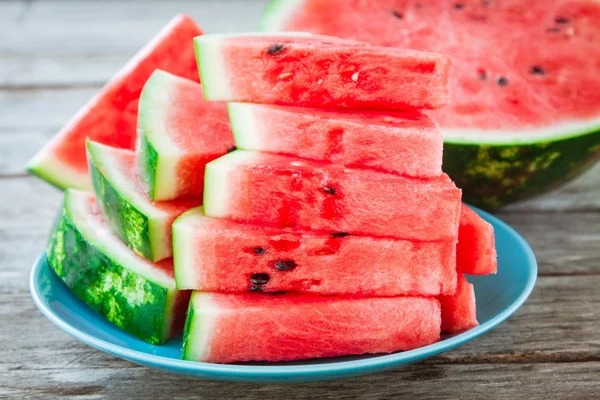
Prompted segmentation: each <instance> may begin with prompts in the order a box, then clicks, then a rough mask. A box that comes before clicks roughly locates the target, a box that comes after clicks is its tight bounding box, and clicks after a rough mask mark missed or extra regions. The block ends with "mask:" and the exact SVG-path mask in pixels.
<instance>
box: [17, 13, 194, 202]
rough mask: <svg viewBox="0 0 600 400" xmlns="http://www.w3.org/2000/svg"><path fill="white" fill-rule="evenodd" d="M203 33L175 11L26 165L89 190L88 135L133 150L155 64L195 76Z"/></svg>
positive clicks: (60, 183) (55, 180) (67, 184)
mask: <svg viewBox="0 0 600 400" xmlns="http://www.w3.org/2000/svg"><path fill="white" fill-rule="evenodd" d="M201 34H202V31H201V30H200V28H198V26H196V24H195V23H194V21H192V20H191V19H190V18H189V17H188V16H186V15H178V16H176V17H175V18H174V19H173V20H172V21H171V22H170V23H169V24H168V25H167V26H165V27H164V28H163V30H162V31H161V32H160V33H159V34H158V35H157V36H156V37H155V38H154V39H153V40H152V41H151V42H150V43H148V44H147V45H146V46H145V47H144V48H143V49H142V50H140V52H139V53H137V54H136V55H135V56H134V57H133V58H132V59H131V60H130V61H129V63H127V65H126V66H125V67H124V68H123V69H122V70H121V71H119V72H118V73H117V75H115V76H114V77H113V79H111V80H110V81H109V82H108V83H107V84H106V86H105V87H104V88H103V89H102V91H100V93H98V94H97V95H96V96H94V97H93V98H92V99H90V100H89V101H88V103H87V104H86V105H85V106H84V107H83V108H82V109H81V110H80V111H79V112H78V113H77V114H76V115H75V116H74V117H73V118H72V119H71V120H70V121H69V122H68V123H67V124H66V125H65V126H64V127H63V129H62V130H61V131H60V132H59V133H58V134H57V135H56V136H54V138H52V140H51V141H50V142H49V143H48V144H46V146H44V148H43V149H41V150H40V151H39V153H38V154H37V155H36V156H35V157H34V158H33V159H32V160H31V161H29V163H28V165H27V169H28V170H29V171H30V172H32V173H34V174H35V175H37V176H39V177H40V178H42V179H44V180H45V181H47V182H49V183H51V184H53V185H55V186H56V187H58V188H61V189H65V188H68V187H73V188H78V189H88V190H89V189H91V180H90V177H89V174H88V166H87V160H86V154H85V151H86V150H85V139H86V138H90V139H92V140H94V141H97V142H100V143H103V144H107V145H110V146H114V147H121V148H125V149H133V148H134V145H135V137H136V125H137V109H138V98H139V96H140V92H141V90H142V86H143V85H144V83H146V80H147V79H148V77H149V76H150V74H152V72H153V71H154V70H155V69H156V68H161V69H164V70H166V71H169V72H171V73H174V74H175V75H179V76H183V77H185V78H188V79H196V80H197V79H198V73H197V67H196V60H195V57H194V49H193V46H192V38H194V37H195V36H198V35H201Z"/></svg>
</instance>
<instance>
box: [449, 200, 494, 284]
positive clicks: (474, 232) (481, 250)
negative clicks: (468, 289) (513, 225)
mask: <svg viewBox="0 0 600 400" xmlns="http://www.w3.org/2000/svg"><path fill="white" fill-rule="evenodd" d="M456 269H457V271H458V272H459V273H461V274H469V275H488V274H495V273H496V272H497V271H498V260H497V258H496V246H495V239H494V227H493V226H492V225H490V224H489V223H488V222H487V221H485V220H484V219H483V218H481V217H480V216H479V215H478V214H477V213H476V212H475V211H473V210H471V209H470V208H469V207H467V206H465V205H464V204H463V206H462V209H461V213H460V226H459V228H458V244H457V245H456Z"/></svg>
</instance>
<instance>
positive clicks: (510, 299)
mask: <svg viewBox="0 0 600 400" xmlns="http://www.w3.org/2000/svg"><path fill="white" fill-rule="evenodd" d="M476 211H477V212H478V213H479V214H480V215H481V216H482V217H483V218H484V219H485V220H486V221H488V222H490V223H491V224H492V225H493V226H494V229H495V232H496V248H497V251H498V263H499V267H498V270H499V272H498V274H496V275H489V276H477V277H475V276H473V277H469V281H471V282H472V283H473V284H474V285H475V294H476V297H477V318H478V320H479V322H480V325H479V326H478V327H476V328H473V329H471V330H469V331H466V332H463V333H461V334H457V335H447V336H444V337H442V340H441V341H440V342H438V343H435V344H433V345H430V346H426V347H422V348H419V349H416V350H411V351H405V352H400V353H394V354H386V355H367V356H355V357H338V358H329V359H318V360H316V359H315V360H307V361H300V362H290V363H253V364H228V365H222V364H209V363H202V362H192V361H184V360H181V359H180V357H181V353H180V348H181V338H176V339H172V340H170V341H169V342H167V343H166V344H165V345H163V346H154V345H150V344H148V343H145V342H143V341H141V340H139V339H137V338H135V337H133V336H131V335H129V334H127V333H126V332H124V331H122V330H121V329H119V328H117V327H115V326H114V325H112V324H111V323H109V322H107V321H106V320H104V319H103V318H102V317H100V316H99V315H97V314H96V313H94V312H93V311H92V310H91V309H90V308H88V307H87V306H86V305H85V304H84V303H83V302H81V301H80V300H79V299H78V298H77V297H75V296H74V295H73V294H71V292H70V291H69V290H68V289H67V287H66V286H65V285H64V284H63V283H62V281H60V279H58V278H57V277H56V275H55V274H54V273H53V271H52V270H51V269H50V267H49V265H48V262H47V260H46V257H45V255H42V256H40V258H38V260H37V261H36V263H35V265H34V266H33V270H32V271H31V280H30V290H31V296H32V297H33V300H34V302H35V304H36V305H37V306H38V308H39V309H40V311H42V313H43V314H44V315H45V316H46V317H47V318H48V319H49V320H50V321H52V323H54V324H55V325H56V326H58V327H59V328H61V329H62V330H64V331H65V332H67V333H69V334H70V335H72V336H74V337H76V338H77V339H79V340H81V341H82V342H84V343H87V344H88V345H90V346H93V347H95V348H97V349H100V350H102V351H105V352H107V353H110V354H113V355H115V356H117V357H121V358H124V359H126V360H129V361H133V362H135V363H138V364H142V365H146V366H149V367H154V368H159V369H163V370H167V371H170V372H175V373H181V374H186V375H193V376H197V377H201V378H207V379H219V380H229V381H253V382H274V381H278V382H281V381H295V382H297V381H313V380H323V379H336V378H343V377H350V376H357V375H364V374H369V373H373V372H378V371H383V370H385V369H390V368H393V367H398V366H401V365H406V364H411V363H415V362H417V361H420V360H423V359H425V358H428V357H432V356H435V355H437V354H440V353H442V352H444V351H447V350H450V349H453V348H455V347H457V346H460V345H462V344H464V343H466V342H468V341H470V340H472V339H474V338H476V337H477V336H479V335H482V334H484V333H485V332H487V331H489V330H490V329H492V328H494V327H496V326H497V325H498V324H500V323H501V322H503V321H504V320H506V319H507V318H508V317H509V316H510V315H512V314H513V313H514V312H515V311H516V310H517V309H518V308H519V307H520V306H521V305H522V304H523V303H524V302H525V300H526V299H527V297H528V296H529V294H530V293H531V291H532V290H533V286H534V285H535V280H536V277H537V263H536V260H535V256H534V255H533V252H532V251H531V248H530V247H529V245H528V244H527V242H526V241H525V240H524V239H523V238H522V237H521V236H520V235H519V234H518V233H517V232H516V231H515V230H514V229H512V228H511V227H510V226H508V225H506V224H505V223H504V222H502V221H500V220H499V219H497V218H495V217H493V216H492V215H490V214H488V213H486V212H483V211H480V210H476Z"/></svg>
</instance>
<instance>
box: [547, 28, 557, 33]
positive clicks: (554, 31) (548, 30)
mask: <svg viewBox="0 0 600 400" xmlns="http://www.w3.org/2000/svg"><path fill="white" fill-rule="evenodd" d="M546 31H547V32H552V33H556V32H560V28H548V29H546Z"/></svg>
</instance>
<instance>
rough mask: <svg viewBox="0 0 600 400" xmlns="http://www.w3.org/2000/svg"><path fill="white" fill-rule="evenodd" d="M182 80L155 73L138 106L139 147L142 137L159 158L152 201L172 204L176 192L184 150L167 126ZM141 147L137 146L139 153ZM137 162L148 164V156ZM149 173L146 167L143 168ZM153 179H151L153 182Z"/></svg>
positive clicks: (157, 71) (142, 156) (167, 74)
mask: <svg viewBox="0 0 600 400" xmlns="http://www.w3.org/2000/svg"><path fill="white" fill-rule="evenodd" d="M182 79H183V78H179V77H177V76H175V75H172V74H169V73H168V72H164V71H161V70H156V71H154V73H153V74H152V75H151V76H150V78H149V79H148V81H147V82H146V85H145V86H144V89H143V90H142V94H141V96H140V103H139V118H138V136H139V139H138V143H139V140H141V138H142V136H143V137H145V138H146V140H147V141H148V142H150V144H151V145H152V147H153V148H154V150H155V151H156V153H157V154H158V159H157V164H156V166H155V170H156V175H155V176H154V178H153V179H154V182H153V187H154V192H153V194H152V195H153V196H152V197H153V200H155V201H160V200H171V199H173V196H174V194H176V192H177V183H178V176H177V165H178V163H179V160H180V159H181V156H182V153H183V149H181V148H180V147H179V146H177V144H176V143H175V142H173V140H171V135H170V133H169V132H168V131H167V126H166V124H165V122H166V120H167V118H168V113H169V109H170V107H171V102H170V99H171V96H172V94H173V91H174V89H175V88H176V86H177V84H178V82H179V81H180V80H182ZM141 148H142V147H141V146H140V145H139V144H138V151H140V149H141ZM138 161H139V162H141V163H145V162H148V158H147V157H146V155H145V154H139V157H138ZM141 168H143V169H144V170H147V168H146V167H141ZM151 179H152V178H151Z"/></svg>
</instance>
